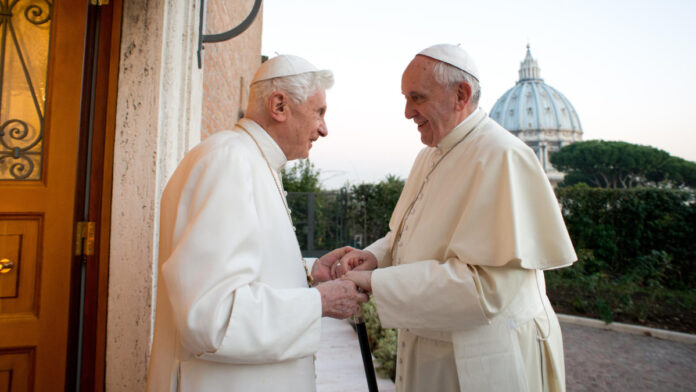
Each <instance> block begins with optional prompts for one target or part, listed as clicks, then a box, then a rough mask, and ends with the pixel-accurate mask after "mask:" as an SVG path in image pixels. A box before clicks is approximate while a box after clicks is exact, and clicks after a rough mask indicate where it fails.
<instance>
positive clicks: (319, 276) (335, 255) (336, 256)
mask: <svg viewBox="0 0 696 392" xmlns="http://www.w3.org/2000/svg"><path fill="white" fill-rule="evenodd" d="M354 250H355V249H354V248H351V247H350V246H344V247H343V248H338V249H334V250H332V251H331V252H329V253H327V254H325V255H324V256H322V257H321V258H319V259H318V260H317V261H315V262H314V265H313V266H312V277H314V280H315V281H317V282H326V281H328V280H331V279H334V278H333V277H332V275H331V270H332V268H335V265H336V263H338V261H339V260H340V259H341V257H343V256H345V255H346V254H347V253H349V252H351V251H354Z"/></svg>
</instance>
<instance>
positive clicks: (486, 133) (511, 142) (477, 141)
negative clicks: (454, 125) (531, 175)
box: [471, 117, 536, 159]
mask: <svg viewBox="0 0 696 392" xmlns="http://www.w3.org/2000/svg"><path fill="white" fill-rule="evenodd" d="M471 144H472V145H473V146H474V150H475V151H476V154H477V156H478V157H479V158H481V159H503V158H505V157H513V156H516V157H524V158H526V159H529V158H535V159H536V155H535V154H534V151H532V149H531V148H529V146H527V145H526V144H525V143H524V142H523V141H522V140H520V139H519V138H518V137H517V136H515V135H513V134H512V133H510V132H509V131H508V130H506V129H505V128H503V127H501V126H500V125H499V124H498V123H497V122H495V121H494V120H493V119H491V118H490V117H489V118H487V119H486V120H484V123H483V124H482V126H481V129H480V130H479V131H478V132H476V134H474V135H472V140H471Z"/></svg>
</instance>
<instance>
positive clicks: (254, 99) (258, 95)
mask: <svg viewBox="0 0 696 392" xmlns="http://www.w3.org/2000/svg"><path fill="white" fill-rule="evenodd" d="M333 83H334V78H333V73H332V72H331V71H328V70H321V71H316V72H305V73H301V74H298V75H292V76H283V77H279V78H273V79H266V80H261V81H258V82H255V83H252V84H251V86H250V87H249V97H250V98H251V99H250V101H249V105H256V106H257V107H265V105H266V103H267V102H268V97H270V96H271V94H273V93H274V92H276V91H283V92H285V93H286V94H288V96H289V97H290V99H291V100H292V101H293V102H294V103H295V104H301V103H303V102H304V101H306V100H307V98H309V96H310V95H313V94H314V93H315V92H316V91H317V90H326V89H329V88H331V86H333Z"/></svg>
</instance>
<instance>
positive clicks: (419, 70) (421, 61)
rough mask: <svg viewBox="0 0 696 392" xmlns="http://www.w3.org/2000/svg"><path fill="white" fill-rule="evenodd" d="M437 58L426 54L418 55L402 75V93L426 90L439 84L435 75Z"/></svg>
mask: <svg viewBox="0 0 696 392" xmlns="http://www.w3.org/2000/svg"><path fill="white" fill-rule="evenodd" d="M434 66H435V60H432V59H431V58H429V57H425V56H416V57H415V58H414V59H413V60H411V62H410V63H409V64H408V67H406V70H405V71H404V73H403V75H402V76H401V93H402V94H404V95H406V94H409V93H413V92H424V91H428V90H432V89H433V88H436V87H437V86H438V83H437V82H436V81H435V77H434V75H433V72H432V71H433V67H434Z"/></svg>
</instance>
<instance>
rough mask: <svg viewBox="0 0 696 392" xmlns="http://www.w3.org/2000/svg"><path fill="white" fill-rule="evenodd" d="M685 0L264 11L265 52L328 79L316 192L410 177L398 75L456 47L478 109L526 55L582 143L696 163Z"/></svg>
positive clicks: (693, 25)
mask: <svg viewBox="0 0 696 392" xmlns="http://www.w3.org/2000/svg"><path fill="white" fill-rule="evenodd" d="M694 21H696V1H694V0H663V1H657V0H655V1H642V0H631V1H629V0H609V1H608V0H603V1H598V0H583V1H580V0H572V1H571V0H526V1H502V0H484V1H476V2H473V1H462V0H459V1H457V0H428V1H424V0H421V1H414V0H350V1H333V0H264V11H263V44H262V53H263V54H265V55H269V56H273V55H275V53H276V52H277V53H280V54H294V55H298V56H302V57H305V58H306V59H308V60H309V61H310V62H312V63H314V64H315V65H316V66H318V67H320V68H326V69H331V70H332V71H333V72H334V76H335V78H336V84H335V85H334V87H333V88H332V89H331V90H329V91H328V92H327V103H328V112H327V115H326V120H327V124H328V128H329V136H328V137H326V138H323V139H321V140H319V141H318V142H316V143H314V147H313V149H312V151H311V152H310V159H311V160H312V161H313V162H314V163H315V164H316V165H317V166H318V167H319V168H320V169H321V170H322V181H323V184H324V186H325V188H328V189H332V188H337V187H340V186H341V185H343V184H344V183H346V182H350V183H351V184H358V183H361V182H376V181H379V180H381V179H383V178H384V177H385V176H386V175H387V174H389V173H391V174H396V175H398V176H400V177H402V178H406V177H407V176H408V172H409V170H410V167H411V164H412V162H413V159H414V158H415V156H416V154H417V153H418V151H419V150H420V149H421V148H422V147H423V145H422V144H421V143H420V136H419V133H418V131H417V129H416V126H415V124H414V123H413V122H412V121H410V120H406V119H405V118H404V115H403V106H404V98H403V96H402V95H401V73H402V72H403V70H404V68H405V67H406V65H408V63H409V61H410V60H411V59H412V58H413V56H414V55H415V53H417V52H419V51H420V50H421V49H424V48H425V47H428V46H430V45H433V44H438V43H453V44H461V45H462V47H463V48H465V49H466V50H467V51H468V52H469V54H471V55H472V56H473V57H474V58H475V59H476V62H477V64H478V68H479V72H480V74H481V88H482V96H481V102H480V103H481V107H482V108H483V109H484V110H486V111H487V112H489V111H490V109H491V107H492V106H493V104H494V103H495V101H496V100H497V99H498V98H499V97H500V96H501V95H503V93H505V91H507V90H508V89H509V88H511V87H513V86H514V84H515V82H516V81H517V79H518V74H517V71H518V69H519V66H520V62H521V61H522V60H523V58H524V55H525V53H526V45H527V43H529V44H530V45H531V50H532V55H533V56H534V58H535V59H536V60H537V61H538V64H539V67H540V68H541V77H542V78H543V79H544V81H545V82H546V83H547V84H548V85H550V86H553V87H555V88H556V89H558V90H559V91H561V92H562V93H563V94H564V95H565V96H566V97H567V98H568V99H569V100H570V102H571V103H572V104H573V106H574V107H575V110H576V111H577V113H578V115H579V117H580V121H581V123H582V128H583V131H584V139H585V140H589V139H604V140H622V141H627V142H630V143H637V144H644V145H651V146H655V147H658V148H661V149H663V150H666V151H667V152H669V153H670V154H672V155H676V156H679V157H682V158H685V159H688V160H691V161H696V117H695V116H694V115H693V114H692V113H693V112H692V111H691V110H693V107H694V104H695V103H696V99H694V97H696V77H694V75H693V73H692V72H696V22H694Z"/></svg>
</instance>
